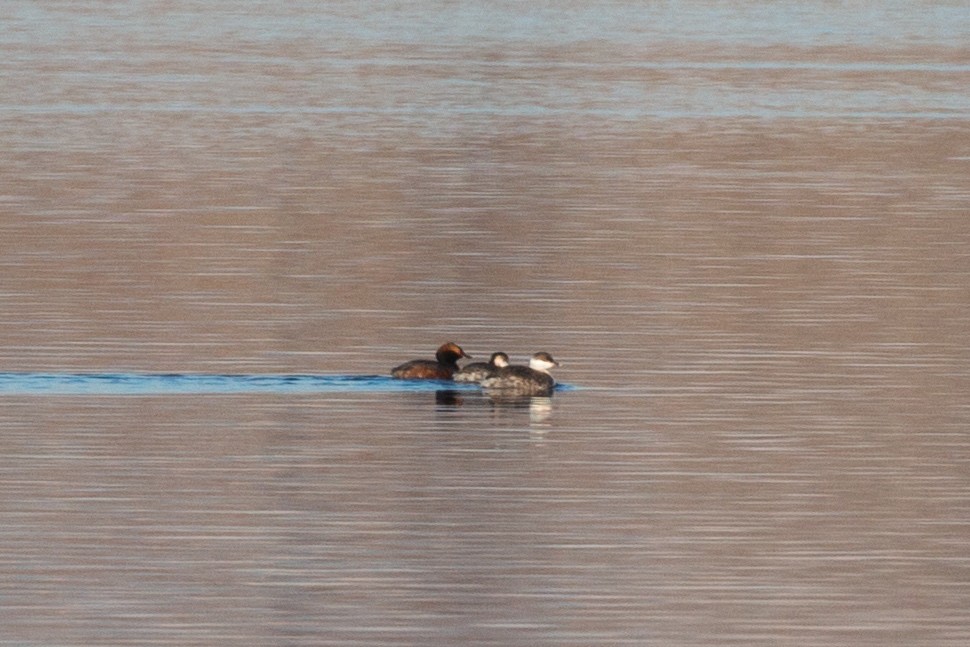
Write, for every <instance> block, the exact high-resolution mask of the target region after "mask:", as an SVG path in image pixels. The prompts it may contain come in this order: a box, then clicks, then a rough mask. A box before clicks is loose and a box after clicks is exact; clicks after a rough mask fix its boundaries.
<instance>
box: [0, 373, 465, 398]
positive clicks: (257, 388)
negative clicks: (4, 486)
mask: <svg viewBox="0 0 970 647" xmlns="http://www.w3.org/2000/svg"><path fill="white" fill-rule="evenodd" d="M442 389H448V390H452V391H455V390H470V389H471V390H474V389H477V386H476V385H474V384H460V383H455V382H446V381H442V380H397V379H394V378H391V377H385V376H382V375H300V374H277V375H274V374H265V375H263V374H248V375H247V374H242V375H215V374H200V373H19V372H10V373H0V395H23V394H52V395H82V394H105V395H152V394H172V393H185V394H199V393H321V392H346V391H439V390H442Z"/></svg>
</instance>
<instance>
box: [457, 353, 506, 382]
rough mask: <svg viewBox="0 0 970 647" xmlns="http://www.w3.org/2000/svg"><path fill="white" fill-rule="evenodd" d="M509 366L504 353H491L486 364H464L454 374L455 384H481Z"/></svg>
mask: <svg viewBox="0 0 970 647" xmlns="http://www.w3.org/2000/svg"><path fill="white" fill-rule="evenodd" d="M508 365H509V356H508V355H506V354H505V353H501V352H499V353H492V356H491V357H490V358H489V360H488V363H486V362H473V363H471V364H465V365H464V366H462V367H461V370H460V371H458V372H457V373H455V382H481V381H482V380H484V379H485V378H486V377H491V376H492V375H495V371H496V370H497V369H500V368H503V367H505V366H508Z"/></svg>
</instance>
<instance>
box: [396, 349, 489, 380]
mask: <svg viewBox="0 0 970 647" xmlns="http://www.w3.org/2000/svg"><path fill="white" fill-rule="evenodd" d="M434 356H435V358H434V359H433V360H430V359H413V360H411V361H410V362H405V363H403V364H401V365H400V366H395V367H394V368H392V369H391V377H396V378H400V379H402V380H450V379H451V378H452V376H453V375H454V374H455V371H457V370H458V359H459V358H460V357H470V355H466V354H465V351H463V350H462V349H461V346H459V345H458V344H456V343H454V342H448V343H446V344H442V345H441V346H440V347H439V348H438V352H436V353H435V354H434Z"/></svg>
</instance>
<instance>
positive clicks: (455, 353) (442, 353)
mask: <svg viewBox="0 0 970 647" xmlns="http://www.w3.org/2000/svg"><path fill="white" fill-rule="evenodd" d="M434 357H435V359H436V360H438V363H439V364H447V365H452V364H456V363H457V362H458V360H459V359H460V358H462V357H471V355H466V354H465V351H463V350H462V349H461V346H459V345H458V344H456V343H455V342H451V341H450V342H448V343H445V344H442V345H441V346H440V347H439V348H438V352H437V353H435V354H434Z"/></svg>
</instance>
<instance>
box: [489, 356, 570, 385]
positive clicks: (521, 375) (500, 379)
mask: <svg viewBox="0 0 970 647" xmlns="http://www.w3.org/2000/svg"><path fill="white" fill-rule="evenodd" d="M553 366H559V362H557V361H556V360H554V359H553V358H552V355H550V354H549V353H536V354H535V355H533V356H532V359H530V360H529V365H528V366H506V367H504V368H500V369H496V371H495V373H494V374H493V375H492V376H491V377H487V378H485V379H484V380H482V387H483V388H485V389H489V390H494V391H501V392H503V393H509V394H515V395H549V394H550V393H552V390H553V388H555V386H556V380H554V379H553V377H552V375H550V374H549V369H551V368H552V367H553Z"/></svg>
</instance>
